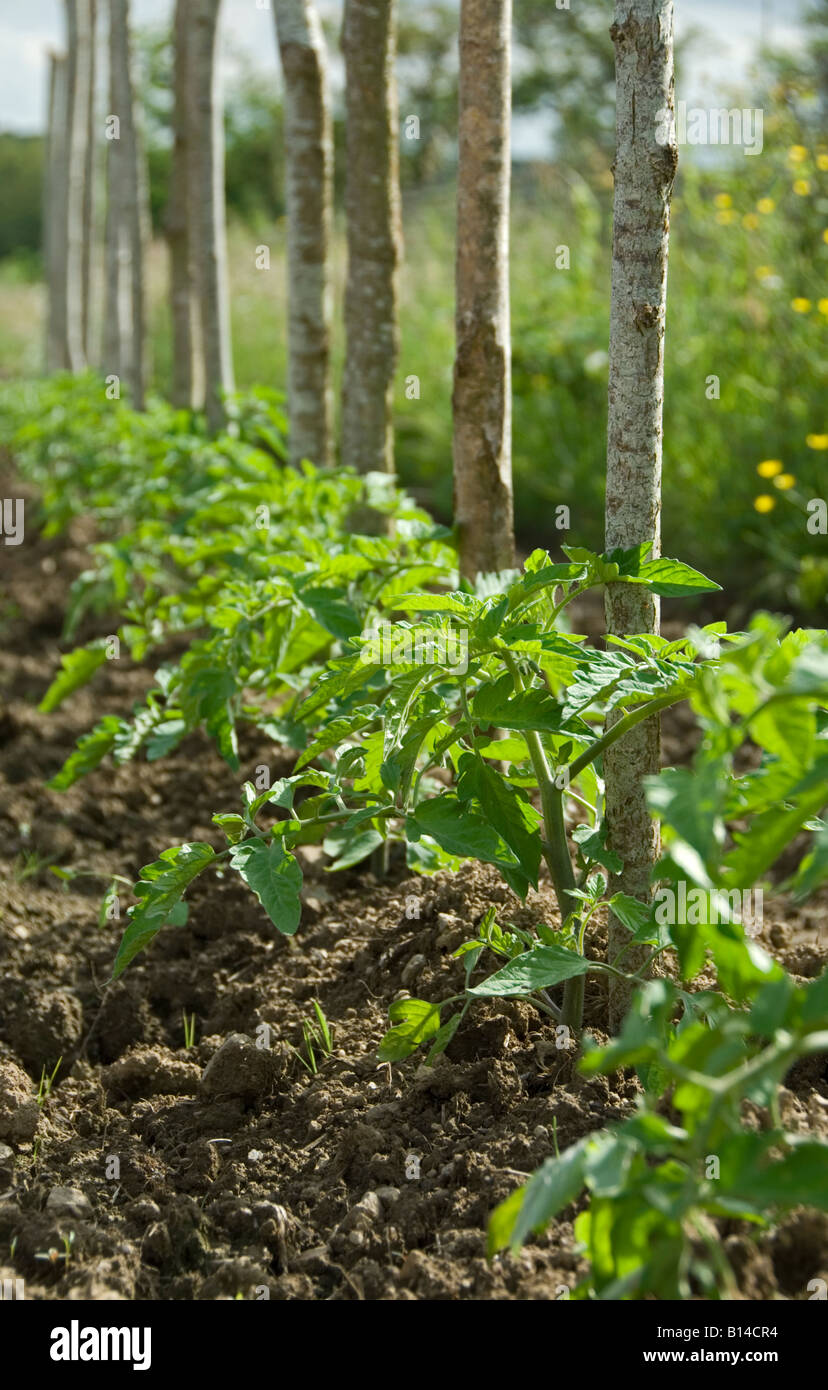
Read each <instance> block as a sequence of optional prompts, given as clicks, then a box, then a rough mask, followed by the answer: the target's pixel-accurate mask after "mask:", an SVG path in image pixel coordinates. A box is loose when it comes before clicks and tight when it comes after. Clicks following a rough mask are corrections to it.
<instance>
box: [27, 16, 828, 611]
mask: <svg viewBox="0 0 828 1390" xmlns="http://www.w3.org/2000/svg"><path fill="white" fill-rule="evenodd" d="M402 15H403V19H402V33H401V44H400V49H401V59H400V78H401V84H400V85H401V115H402V116H403V118H405V116H407V115H408V114H409V113H417V114H418V116H419V118H420V138H419V140H416V141H409V140H407V139H406V138H405V135H403V137H402V142H401V150H402V169H403V182H404V196H405V237H406V256H405V266H404V270H403V279H402V295H403V299H402V343H403V349H402V356H401V362H400V369H399V373H398V390H397V401H396V413H397V451H398V469H399V472H400V475H401V478H402V481H403V483H404V484H405V485H406V486H407V487H409V488H410V490H411V491H412V492H413V493H414V494H415V495H416V497H417V498H418V500H420V501H422V502H423V503H425V504H426V505H428V506H429V507H430V508H431V509H432V510H434V511H435V512H436V513H437V514H438V516H440V517H441V518H443V519H446V518H448V517H449V515H450V511H451V377H452V357H453V343H454V325H453V269H454V266H453V262H454V246H453V224H454V193H453V159H454V145H453V140H452V131H453V129H454V123H455V113H456V61H455V60H454V58H453V49H454V43H455V24H456V15H455V14H454V12H453V11H452V10H451V8H450V7H448V6H446V5H445V4H444V3H442V0H440V2H439V3H427V4H423V3H420V4H417V5H412V4H405V5H403V11H402ZM567 20H568V21H569V20H570V15H567ZM810 35H811V39H810V45H809V49H808V52H807V54H806V56H805V58H804V59H803V60H802V61H798V62H797V65H796V68H794V67H793V66H792V65H791V64H789V63H788V62H786V60H784V59H780V58H778V57H776V58H773V59H772V58H770V57H769V56H768V57H766V59H765V61H764V63H763V65H762V69H761V73H760V74H759V75H758V76H757V79H756V82H755V84H753V85H752V89H751V91H750V93H749V94H748V95H745V94H735V95H734V96H733V97H732V98H729V99H728V104H730V105H736V104H738V105H749V106H751V107H757V106H758V107H761V108H762V110H763V114H764V130H763V135H764V148H763V151H762V153H761V154H760V155H757V156H752V157H750V156H745V154H744V152H743V151H742V150H741V149H739V148H734V149H720V150H719V151H717V152H714V153H715V156H716V157H715V158H711V157H710V155H711V152H710V151H709V150H708V151H703V152H702V157H701V158H699V157H698V155H699V152H698V151H695V150H687V149H683V150H682V151H680V154H681V155H682V158H681V161H680V169H679V176H678V180H677V184H676V191H675V201H674V207H673V218H672V239H671V251H670V282H669V298H668V329H667V361H666V406H665V446H664V471H665V486H664V497H665V503H664V509H665V510H664V523H663V526H664V537H665V548H666V551H667V552H668V553H670V554H677V555H681V556H682V557H683V558H684V559H685V560H686V561H687V562H688V563H690V564H692V565H695V566H697V567H698V568H700V569H702V570H703V571H704V572H706V573H709V574H712V575H714V576H715V577H716V578H717V579H718V580H719V581H720V582H722V583H724V584H726V585H727V586H728V588H729V590H730V592H731V593H734V592H735V593H736V594H737V595H738V597H739V599H740V601H741V602H742V603H743V604H744V606H745V608H747V607H750V606H755V605H756V604H757V603H761V604H769V605H771V606H781V607H796V608H797V609H798V610H799V611H800V612H804V613H805V614H814V615H816V614H818V613H819V612H820V611H821V609H822V608H823V606H824V601H825V597H826V594H828V539H826V537H825V536H820V535H819V534H812V533H811V531H809V530H808V526H807V523H808V519H809V513H808V510H807V504H808V502H809V501H810V500H811V499H813V498H817V497H823V498H824V497H826V496H827V495H828V411H826V376H828V352H827V351H826V341H827V340H828V287H827V286H826V280H828V277H826V267H828V137H826V136H825V134H824V132H825V130H826V121H825V116H826V111H828V62H826V54H828V0H819V3H817V4H816V5H815V7H814V13H813V17H812V21H811V26H810ZM331 40H332V43H335V36H333V35H332V36H331ZM516 42H517V48H518V50H519V61H517V62H516V71H517V72H518V73H519V74H520V76H519V78H518V80H517V82H516V87H515V107H516V111H517V112H518V113H519V114H522V115H525V114H530V113H533V114H534V115H535V117H536V119H538V120H542V119H543V118H544V115H545V114H547V115H548V114H549V113H555V114H554V120H552V118H551V116H550V132H551V133H550V160H549V162H542V161H538V162H535V163H531V164H529V163H522V164H518V165H517V166H516V169H515V187H514V204H513V261H512V295H513V346H514V466H515V480H516V512H517V527H518V534H519V539H520V541H521V544H522V545H523V546H525V547H526V548H529V547H531V546H532V545H534V544H542V545H545V546H549V547H551V548H552V549H553V550H554V549H555V548H556V542H558V541H563V542H566V541H567V540H572V541H576V542H577V543H579V544H585V545H589V546H593V547H595V548H600V546H601V544H602V532H603V478H604V465H605V422H606V389H607V342H608V333H609V263H610V245H611V209H612V176H611V163H612V153H613V150H612V147H613V86H612V71H613V68H612V62H613V58H612V46H611V43H610V40H609V36H608V33H607V23H606V6H605V5H604V4H603V3H598V0H588V3H587V0H584V3H583V4H582V5H581V6H579V13H578V15H577V16H574V17H572V18H571V22H569V23H568V25H567V28H566V30H565V31H564V29H563V26H562V25H561V23H560V15H559V14H558V13H557V12H556V11H555V9H554V7H553V6H550V5H549V4H548V3H545V0H517V4H516ZM142 49H143V70H144V73H145V91H146V106H147V113H148V120H147V142H148V149H149V156H150V168H151V190H152V210H153V221H154V227H155V231H156V242H155V245H154V248H153V253H152V262H151V276H150V279H151V294H152V314H151V324H152V348H153V361H154V375H155V384H156V386H157V388H158V389H159V390H160V391H162V392H163V391H165V390H166V388H167V385H168V382H169V378H170V328H169V320H168V312H167V305H166V273H167V271H166V253H165V249H164V245H163V226H164V211H165V205H166V199H167V191H168V181H169V93H170V80H169V63H170V51H169V45H168V42H167V36H166V35H162V34H157V33H156V34H145V35H143V36H142ZM681 64H682V55H681V53H680V54H679V59H678V67H679V79H680V77H681ZM274 78H275V74H274ZM679 86H680V81H679ZM338 104H340V105H341V102H339V98H338ZM723 104H724V103H723ZM560 113H565V114H564V115H563V117H561V115H560ZM281 121H282V114H281V105H280V94H279V89H278V83H277V82H276V81H275V80H274V82H273V83H272V84H270V83H269V82H267V81H266V80H265V79H264V78H262V77H261V75H259V74H254V73H252V72H249V71H247V72H244V71H243V72H241V74H240V76H239V78H238V79H237V81H236V83H235V84H234V86H233V88H232V90H231V91H230V92H229V93H228V100H227V117H226V134H227V200H228V215H229V219H230V238H229V245H230V271H231V280H232V315H233V338H234V350H235V361H236V374H237V380H238V384H239V385H240V386H241V387H246V386H251V385H254V384H263V385H268V386H277V387H278V386H281V385H282V384H283V382H284V379H285V276H284V241H285V226H284V218H283V201H282V194H281V190H282V181H283V180H282V174H283V160H282V154H281ZM820 132H823V133H822V134H820ZM341 134H342V132H341V120H340V119H339V117H338V119H337V141H338V143H340V145H341ZM42 161H43V142H42V140H41V139H40V138H30V139H23V138H20V137H15V136H11V135H3V136H0V186H2V187H3V191H4V198H3V211H2V213H0V374H2V375H3V376H7V377H8V376H17V375H24V374H32V373H37V372H38V371H39V370H40V369H41V355H42V343H43V299H44V296H43V287H42V284H41V270H42V267H41V261H40V255H39V246H40V239H41V196H42V195H41V176H42ZM342 167H343V162H342V160H341V159H340V160H339V161H338V170H339V174H340V175H341V171H342ZM101 211H102V210H101ZM343 243H344V237H343V228H342V225H341V222H338V224H337V238H336V266H337V290H338V296H337V303H338V307H339V308H341V302H342V297H341V290H342V277H343V273H344V244H343ZM262 245H267V246H268V247H269V249H270V257H271V261H270V269H269V270H259V269H257V268H256V248H257V247H260V246H262ZM561 248H568V251H567V252H564V251H563V250H562V249H561ZM567 260H568V267H567V264H566V262H567ZM342 351H343V343H342V331H341V314H338V316H337V331H336V363H337V370H338V369H339V367H340V365H341V358H342ZM412 378H417V383H416V384H415V383H414V382H413V381H412ZM712 378H716V380H715V381H714V380H712ZM562 507H564V508H568V509H569V512H568V518H567V514H566V513H565V512H562V511H560V510H559V509H560V508H562ZM567 519H568V530H567V529H565V523H566V522H567Z"/></svg>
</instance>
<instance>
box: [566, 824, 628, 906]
mask: <svg viewBox="0 0 828 1390" xmlns="http://www.w3.org/2000/svg"><path fill="white" fill-rule="evenodd" d="M572 838H573V840H574V841H575V843H576V845H578V846H579V847H580V850H581V854H582V855H583V856H584V859H585V860H586V861H587V862H588V863H592V864H600V865H601V867H602V868H603V869H606V870H607V871H608V873H611V874H620V872H621V870H622V868H623V867H624V861H623V859H622V858H621V855H620V854H616V853H615V851H614V850H611V849H607V846H606V838H607V831H606V826H603V825H602V826H601V829H600V830H593V828H592V826H591V825H577V826H576V827H575V829H574V830H573V832H572ZM616 916H619V914H618V913H616ZM620 920H622V921H623V918H620Z"/></svg>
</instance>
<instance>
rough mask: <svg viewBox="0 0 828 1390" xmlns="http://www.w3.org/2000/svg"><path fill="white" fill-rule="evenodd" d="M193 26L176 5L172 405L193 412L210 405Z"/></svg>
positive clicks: (181, 4) (182, 4) (185, 4)
mask: <svg viewBox="0 0 828 1390" xmlns="http://www.w3.org/2000/svg"><path fill="white" fill-rule="evenodd" d="M191 38H192V24H191V22H190V5H189V0H176V6H175V18H174V25H173V50H174V53H173V94H174V105H173V151H172V169H171V174H170V200H169V205H168V209H167V225H166V233H167V243H168V245H169V250H170V309H171V316H172V346H173V362H172V369H173V370H172V400H173V404H174V405H176V406H180V407H182V408H184V409H187V410H199V409H201V407H202V406H203V404H204V354H203V345H202V344H203V339H202V335H201V313H200V301H199V289H198V238H197V232H198V219H199V216H200V209H199V206H198V199H197V193H198V189H197V181H196V179H195V177H194V160H195V150H194V147H193V110H192V78H191V71H190V69H191V64H192V42H191Z"/></svg>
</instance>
